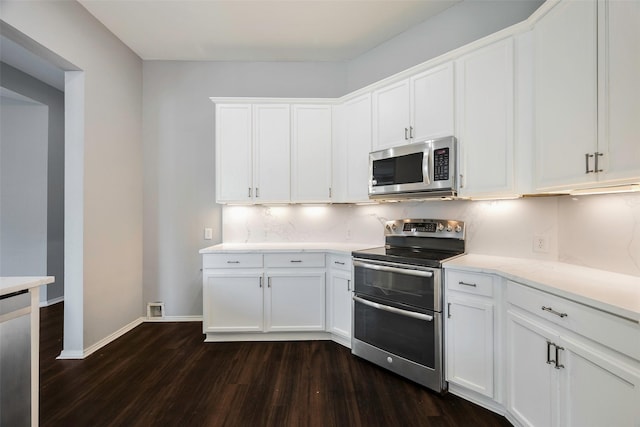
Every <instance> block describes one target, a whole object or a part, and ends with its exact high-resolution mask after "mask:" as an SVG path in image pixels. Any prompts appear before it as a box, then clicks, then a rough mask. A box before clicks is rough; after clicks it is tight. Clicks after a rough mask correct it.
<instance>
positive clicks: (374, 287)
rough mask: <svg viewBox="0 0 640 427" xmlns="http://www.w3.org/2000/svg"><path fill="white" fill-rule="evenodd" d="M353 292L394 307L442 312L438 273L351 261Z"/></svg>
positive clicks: (406, 267)
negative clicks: (397, 305) (385, 302)
mask: <svg viewBox="0 0 640 427" xmlns="http://www.w3.org/2000/svg"><path fill="white" fill-rule="evenodd" d="M353 270H354V287H355V289H354V290H355V293H356V294H358V295H361V296H362V295H365V296H369V297H373V298H374V299H380V300H384V301H387V302H389V303H393V304H399V305H406V306H412V307H417V308H418V309H424V310H429V311H438V312H439V311H441V306H442V303H441V286H442V283H441V270H440V269H439V268H429V267H419V266H411V265H406V264H398V263H393V262H382V261H371V260H364V259H356V258H354V260H353Z"/></svg>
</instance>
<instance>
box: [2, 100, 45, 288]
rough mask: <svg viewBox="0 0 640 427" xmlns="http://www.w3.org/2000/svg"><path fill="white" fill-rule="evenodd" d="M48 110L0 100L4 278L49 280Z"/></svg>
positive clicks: (32, 103)
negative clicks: (25, 277)
mask: <svg viewBox="0 0 640 427" xmlns="http://www.w3.org/2000/svg"><path fill="white" fill-rule="evenodd" d="M47 129H48V108H47V106H45V105H42V104H40V103H38V102H36V101H33V100H29V99H27V98H25V97H21V96H16V97H15V98H14V97H13V96H11V97H9V96H0V276H46V275H47V134H48V132H47Z"/></svg>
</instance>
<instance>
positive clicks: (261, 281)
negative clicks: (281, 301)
mask: <svg viewBox="0 0 640 427" xmlns="http://www.w3.org/2000/svg"><path fill="white" fill-rule="evenodd" d="M260 287H262V276H260Z"/></svg>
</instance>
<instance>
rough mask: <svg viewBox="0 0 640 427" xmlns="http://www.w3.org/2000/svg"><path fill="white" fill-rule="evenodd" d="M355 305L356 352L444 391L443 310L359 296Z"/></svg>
mask: <svg viewBox="0 0 640 427" xmlns="http://www.w3.org/2000/svg"><path fill="white" fill-rule="evenodd" d="M353 304H354V305H353V308H354V311H353V339H352V353H353V354H354V355H356V356H359V357H362V358H363V359H366V360H368V361H370V362H373V363H375V364H377V365H379V366H381V367H383V368H386V369H388V370H390V371H392V372H395V373H397V374H399V375H402V376H404V377H406V378H409V379H410V380H412V381H415V382H417V383H419V384H422V385H424V386H426V387H429V388H432V389H434V390H436V391H438V392H441V391H443V390H444V388H445V385H444V378H443V374H442V333H441V331H442V325H441V322H442V319H441V316H442V314H441V313H437V312H426V313H424V312H418V311H413V310H407V309H406V308H405V307H399V306H394V305H389V304H387V303H383V302H382V301H381V300H374V299H371V298H368V297H364V296H358V295H355V296H354V297H353Z"/></svg>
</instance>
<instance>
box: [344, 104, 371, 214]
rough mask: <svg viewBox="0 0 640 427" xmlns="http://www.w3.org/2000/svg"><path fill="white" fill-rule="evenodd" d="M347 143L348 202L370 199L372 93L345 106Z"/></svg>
mask: <svg viewBox="0 0 640 427" xmlns="http://www.w3.org/2000/svg"><path fill="white" fill-rule="evenodd" d="M344 114H345V130H346V141H345V142H346V144H347V152H346V155H347V174H346V175H347V182H346V186H347V189H346V198H347V201H348V202H362V201H368V200H369V152H370V151H371V95H370V94H366V95H364V96H361V97H358V98H356V99H354V100H352V101H349V102H347V103H346V104H345V106H344Z"/></svg>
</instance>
